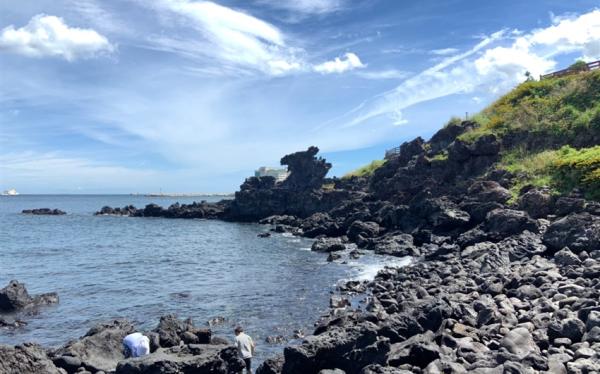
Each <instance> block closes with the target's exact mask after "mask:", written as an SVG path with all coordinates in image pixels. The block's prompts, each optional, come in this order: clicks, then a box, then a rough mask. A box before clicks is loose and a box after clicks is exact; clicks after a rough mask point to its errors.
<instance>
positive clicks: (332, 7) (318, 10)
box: [258, 0, 345, 14]
mask: <svg viewBox="0 0 600 374" xmlns="http://www.w3.org/2000/svg"><path fill="white" fill-rule="evenodd" d="M258 3H259V4H265V5H268V6H271V7H273V8H277V9H284V10H287V11H290V12H298V13H302V14H325V13H331V12H334V11H337V10H340V9H342V7H343V6H344V5H345V0H259V1H258Z"/></svg>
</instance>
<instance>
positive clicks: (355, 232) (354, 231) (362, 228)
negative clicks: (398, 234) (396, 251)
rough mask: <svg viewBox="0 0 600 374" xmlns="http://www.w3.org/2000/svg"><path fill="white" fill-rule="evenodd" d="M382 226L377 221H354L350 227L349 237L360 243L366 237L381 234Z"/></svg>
mask: <svg viewBox="0 0 600 374" xmlns="http://www.w3.org/2000/svg"><path fill="white" fill-rule="evenodd" d="M380 230H381V228H380V227H379V225H378V224H377V222H363V221H354V222H353V223H352V224H351V225H350V227H349V228H348V232H347V233H346V235H348V239H350V240H351V241H353V242H355V243H357V244H360V243H361V242H362V241H364V240H365V239H369V238H373V237H375V236H377V235H378V234H379V231H380Z"/></svg>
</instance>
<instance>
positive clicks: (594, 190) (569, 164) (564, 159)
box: [551, 145, 600, 199]
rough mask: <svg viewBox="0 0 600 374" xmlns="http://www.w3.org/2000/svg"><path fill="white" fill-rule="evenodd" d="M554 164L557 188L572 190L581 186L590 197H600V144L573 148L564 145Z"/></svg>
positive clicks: (554, 177) (553, 170) (553, 172)
mask: <svg viewBox="0 0 600 374" xmlns="http://www.w3.org/2000/svg"><path fill="white" fill-rule="evenodd" d="M556 153H557V159H556V161H554V162H553V164H552V170H551V172H552V177H553V180H554V182H555V185H556V186H557V188H559V189H560V190H563V191H570V190H572V189H573V188H575V187H578V188H581V189H582V190H583V191H584V192H586V194H587V195H588V197H590V198H592V199H600V145H598V146H595V147H591V148H583V149H579V150H577V149H573V148H571V147H569V146H565V147H562V148H561V149H559V150H558V151H557V152H556Z"/></svg>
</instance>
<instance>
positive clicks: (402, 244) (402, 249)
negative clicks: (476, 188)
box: [369, 234, 420, 257]
mask: <svg viewBox="0 0 600 374" xmlns="http://www.w3.org/2000/svg"><path fill="white" fill-rule="evenodd" d="M369 249H372V250H374V251H375V253H377V254H380V255H389V256H396V257H404V256H418V255H419V254H420V252H419V249H418V248H417V247H416V246H415V245H414V242H413V237H412V235H410V234H395V235H386V236H383V237H381V238H377V239H376V240H374V241H373V242H371V244H370V245H369Z"/></svg>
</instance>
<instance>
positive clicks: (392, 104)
mask: <svg viewBox="0 0 600 374" xmlns="http://www.w3.org/2000/svg"><path fill="white" fill-rule="evenodd" d="M507 42H508V44H507ZM498 44H504V45H498ZM572 52H579V53H581V54H582V56H584V57H585V58H589V59H596V58H600V10H595V11H592V12H589V13H586V14H583V15H580V16H578V17H573V16H571V17H566V18H560V19H554V24H553V25H551V26H549V27H547V28H542V29H537V30H533V31H531V32H529V33H523V32H518V31H513V32H508V31H505V30H503V31H499V32H496V33H494V34H492V35H490V36H487V37H485V38H484V39H483V40H482V41H481V42H479V43H478V44H477V45H476V46H474V47H473V48H471V49H470V50H467V51H465V52H462V53H458V54H455V55H453V56H451V57H447V58H445V59H443V60H442V61H441V62H439V63H438V64H436V65H434V66H432V67H430V68H428V69H426V70H424V71H423V72H421V73H419V74H417V75H415V76H414V77H412V78H409V79H407V80H406V81H404V82H402V84H400V85H399V86H397V87H396V88H395V89H393V90H391V91H387V92H384V93H382V94H380V95H377V96H376V97H374V98H372V99H370V100H367V101H365V102H363V103H362V104H361V105H359V106H357V107H356V108H354V109H353V110H351V111H350V112H348V113H346V114H345V115H343V116H341V117H339V118H337V119H335V120H334V121H331V122H330V123H337V124H338V126H341V127H346V128H347V127H352V126H356V125H360V124H364V123H367V122H369V120H371V119H374V118H376V117H379V116H382V115H385V116H388V117H389V118H390V119H391V120H392V121H393V123H395V124H397V125H399V124H404V123H406V120H405V118H403V115H402V111H403V110H404V109H406V108H408V107H410V106H413V105H415V104H418V103H421V102H425V101H429V100H433V99H437V98H440V97H444V96H448V95H453V94H458V93H467V92H474V91H482V92H484V93H490V92H493V93H498V92H500V91H502V90H505V89H508V88H510V87H512V86H513V85H514V84H516V83H518V82H519V81H522V80H523V79H524V74H525V72H526V71H529V72H530V73H532V74H533V75H534V76H536V75H538V74H541V73H544V72H546V71H548V70H551V69H553V68H555V66H556V62H555V60H553V57H554V56H557V55H560V54H565V53H572Z"/></svg>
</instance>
